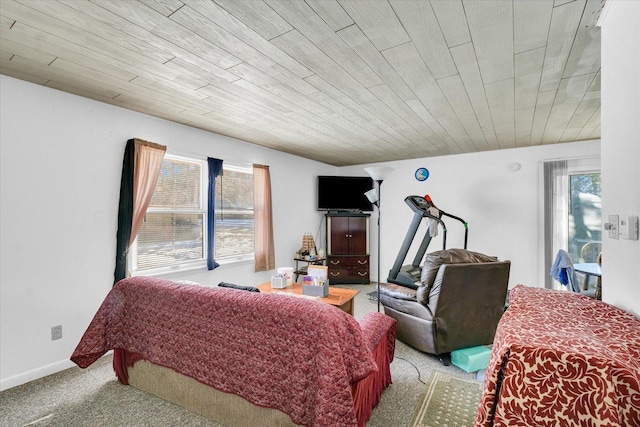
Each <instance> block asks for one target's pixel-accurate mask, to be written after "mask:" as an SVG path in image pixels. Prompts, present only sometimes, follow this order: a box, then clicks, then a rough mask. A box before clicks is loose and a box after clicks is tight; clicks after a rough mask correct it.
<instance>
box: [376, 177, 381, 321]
mask: <svg viewBox="0 0 640 427" xmlns="http://www.w3.org/2000/svg"><path fill="white" fill-rule="evenodd" d="M376 182H377V183H378V201H377V202H376V206H378V284H377V290H378V311H380V199H381V193H380V187H381V186H382V180H381V179H379V180H377V181H376Z"/></svg>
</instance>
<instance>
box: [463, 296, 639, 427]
mask: <svg viewBox="0 0 640 427" xmlns="http://www.w3.org/2000/svg"><path fill="white" fill-rule="evenodd" d="M510 302H511V304H510V306H509V308H508V309H507V311H506V312H505V314H504V316H503V317H502V319H501V320H500V323H499V325H498V329H497V331H496V336H495V339H494V343H493V350H492V353H491V358H490V360H489V366H488V368H487V372H486V378H485V384H484V392H483V395H482V398H481V400H480V406H479V408H478V412H477V416H476V426H493V425H496V426H554V427H555V426H624V427H630V426H640V320H639V319H638V318H636V317H634V316H633V315H632V314H630V313H627V312H625V311H623V310H620V309H618V308H616V307H613V306H611V305H608V304H605V303H603V302H600V301H596V300H593V299H590V298H588V297H585V296H582V295H578V294H574V293H571V292H565V291H552V290H547V289H541V288H529V287H525V286H522V285H518V286H516V287H515V288H514V289H513V290H512V291H511V293H510Z"/></svg>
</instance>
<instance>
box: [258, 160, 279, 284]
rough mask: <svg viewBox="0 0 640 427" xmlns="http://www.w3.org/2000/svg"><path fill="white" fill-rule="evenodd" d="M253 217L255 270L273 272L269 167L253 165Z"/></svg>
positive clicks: (273, 252) (273, 251) (274, 262)
mask: <svg viewBox="0 0 640 427" xmlns="http://www.w3.org/2000/svg"><path fill="white" fill-rule="evenodd" d="M253 215H254V220H255V228H254V251H255V270H256V272H257V271H267V270H273V269H274V268H276V261H275V249H274V245H273V213H272V209H271V175H270V174H269V166H265V165H253Z"/></svg>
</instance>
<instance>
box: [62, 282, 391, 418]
mask: <svg viewBox="0 0 640 427" xmlns="http://www.w3.org/2000/svg"><path fill="white" fill-rule="evenodd" d="M112 349H113V350H114V369H115V372H116V375H117V377H118V379H119V380H120V382H122V383H123V384H129V383H130V381H131V382H132V383H133V385H135V386H138V387H140V388H141V389H143V390H145V391H148V392H151V393H154V394H157V395H160V397H163V398H165V399H167V400H170V401H172V402H174V403H178V404H182V405H183V406H185V407H187V408H188V409H191V410H194V411H195V412H199V413H201V414H202V415H205V416H208V417H210V418H213V419H216V420H218V421H221V422H224V423H225V424H227V425H243V424H242V423H245V422H246V420H245V418H246V416H248V414H249V411H252V412H256V413H257V414H258V415H257V416H258V419H259V420H262V423H261V424H262V425H304V426H317V427H323V426H327V427H328V426H332V427H333V426H364V425H365V424H366V421H367V419H368V418H369V416H370V414H371V411H372V410H373V407H374V406H375V405H376V404H377V403H378V401H379V398H380V395H381V393H382V391H383V390H384V389H385V388H386V387H387V386H388V385H389V384H390V383H391V374H390V368H389V364H390V363H391V361H392V360H393V354H394V350H395V321H394V320H393V319H391V318H389V317H387V316H385V315H384V314H382V313H370V314H368V315H367V316H365V317H364V318H363V319H362V320H361V321H359V322H358V321H356V320H355V319H354V318H353V317H352V316H350V315H349V314H347V313H344V312H342V311H340V310H338V309H336V308H335V307H332V306H329V305H325V304H322V303H319V302H317V301H313V300H308V299H302V298H295V297H290V296H285V295H279V294H278V295H274V294H261V293H253V292H245V291H241V290H236V289H224V288H211V287H204V286H194V285H182V284H178V283H175V282H171V281H168V280H163V279H158V278H150V277H135V278H129V279H124V280H122V281H120V282H119V283H118V284H116V286H115V287H114V288H113V289H112V290H111V292H110V293H109V294H108V295H107V297H106V298H105V300H104V302H103V303H102V305H101V306H100V308H99V309H98V311H97V313H96V315H95V316H94V318H93V320H92V321H91V323H90V325H89V327H88V328H87V330H86V332H85V333H84V335H83V337H82V339H81V340H80V343H79V344H78V346H77V347H76V349H75V351H74V353H73V355H72V356H71V360H72V361H73V362H75V363H76V364H77V365H78V366H80V367H83V368H84V367H87V366H89V365H91V364H92V363H93V362H94V361H96V360H97V359H98V358H100V357H101V356H102V355H104V354H105V353H106V352H107V351H109V350H112ZM178 384H179V385H178ZM163 394H164V395H163ZM203 396H204V397H203ZM194 399H195V400H194ZM229 399H230V400H229ZM240 404H243V405H246V408H248V409H242V410H240V412H239V414H240V419H237V420H235V421H234V415H233V414H231V415H229V414H226V412H228V410H229V409H230V408H231V409H233V408H234V407H236V406H238V405H240ZM238 407H239V406H238ZM263 410H265V411H266V412H265V411H263ZM268 414H272V415H273V414H275V415H273V416H275V417H276V418H275V419H273V420H272V419H271V418H263V417H268V416H271V415H268ZM227 416H229V419H227V418H225V417H227ZM236 418H237V415H236ZM265 420H271V421H269V424H263V423H264V422H266V421H265ZM247 425H250V424H247Z"/></svg>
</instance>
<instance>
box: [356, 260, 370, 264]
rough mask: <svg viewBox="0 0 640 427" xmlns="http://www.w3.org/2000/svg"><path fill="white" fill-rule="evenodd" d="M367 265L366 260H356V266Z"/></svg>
mask: <svg viewBox="0 0 640 427" xmlns="http://www.w3.org/2000/svg"><path fill="white" fill-rule="evenodd" d="M367 263H368V262H367V260H364V261H362V260H360V259H359V260H358V264H360V265H365V264H367Z"/></svg>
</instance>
